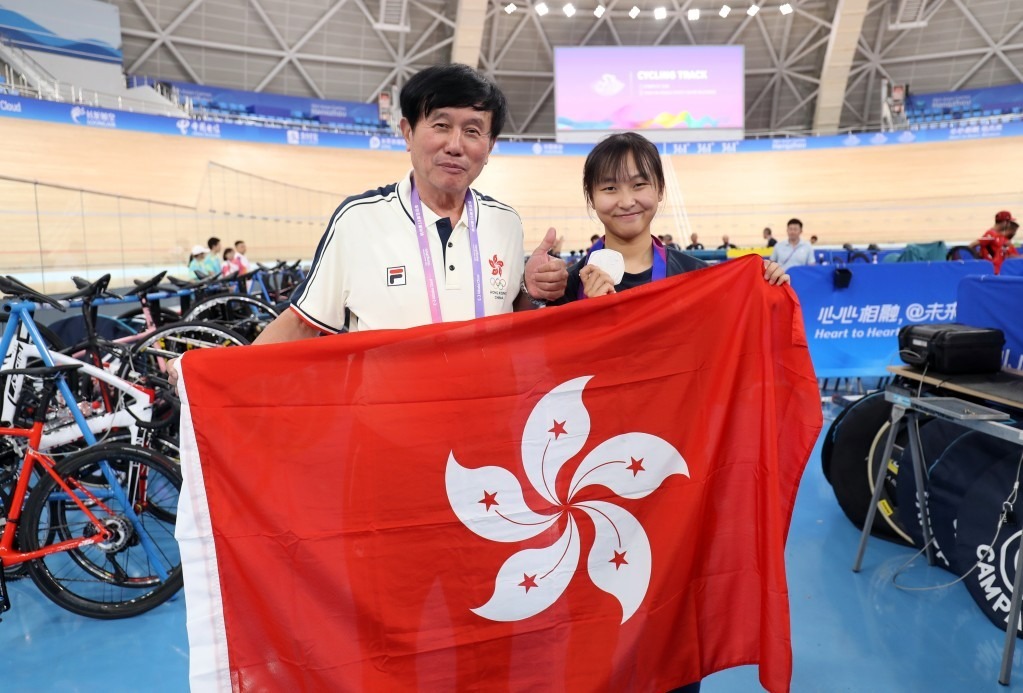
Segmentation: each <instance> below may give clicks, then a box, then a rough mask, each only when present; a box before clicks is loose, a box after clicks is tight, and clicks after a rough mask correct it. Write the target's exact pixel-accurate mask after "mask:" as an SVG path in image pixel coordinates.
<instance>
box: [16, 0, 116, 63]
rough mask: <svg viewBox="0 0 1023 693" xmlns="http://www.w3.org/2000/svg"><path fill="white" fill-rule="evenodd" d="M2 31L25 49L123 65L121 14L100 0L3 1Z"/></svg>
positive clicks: (111, 5) (112, 6)
mask: <svg viewBox="0 0 1023 693" xmlns="http://www.w3.org/2000/svg"><path fill="white" fill-rule="evenodd" d="M0 34H3V35H4V37H5V38H6V39H7V40H8V41H10V42H11V43H12V44H14V45H15V46H18V47H19V48H24V49H25V50H30V51H43V52H44V53H56V54H58V55H66V56H69V57H72V58H85V59H87V60H99V61H102V62H105V63H116V64H118V65H120V64H121V15H120V13H119V12H118V9H117V7H116V6H115V5H113V4H108V3H105V2H98V0H46V2H40V0H0Z"/></svg>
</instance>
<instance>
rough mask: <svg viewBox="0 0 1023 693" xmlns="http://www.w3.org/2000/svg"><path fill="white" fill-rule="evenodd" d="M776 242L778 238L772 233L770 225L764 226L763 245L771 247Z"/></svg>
mask: <svg viewBox="0 0 1023 693" xmlns="http://www.w3.org/2000/svg"><path fill="white" fill-rule="evenodd" d="M777 242H778V239H777V238H775V237H774V236H773V235H772V232H771V227H770V226H767V227H764V245H765V246H767V247H768V248H773V247H774V244H775V243H777Z"/></svg>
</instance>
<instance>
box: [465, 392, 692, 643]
mask: <svg viewBox="0 0 1023 693" xmlns="http://www.w3.org/2000/svg"><path fill="white" fill-rule="evenodd" d="M592 377H593V376H584V377H581V378H575V379H573V380H569V381H568V382H565V383H562V384H561V385H559V386H557V387H555V388H554V389H552V390H551V391H550V392H548V393H547V394H546V395H544V396H543V397H542V398H541V399H540V401H539V402H537V404H536V406H535V407H534V408H533V411H532V412H531V413H530V415H529V418H528V419H527V421H526V427H525V429H524V431H523V435H522V466H523V471H524V472H525V476H526V479H527V480H528V481H529V483H530V484H531V485H532V486H533V488H534V489H536V492H537V493H538V494H539V495H540V496H541V497H542V498H543V499H544V500H545V501H546V502H547V503H549V504H550V505H549V507H547V508H545V509H544V511H541V512H536V511H534V510H533V509H531V508H530V507H529V506H528V505H527V503H526V500H525V497H524V495H523V492H522V487H521V485H520V484H519V481H518V479H517V478H516V476H515V475H514V474H512V473H511V472H510V471H508V470H507V469H504V468H502V467H478V468H475V469H469V468H466V467H463V466H462V465H460V464H459V463H458V461H457V460H456V459H455V455H454V452H451V453H450V454H449V455H448V464H447V470H446V473H445V486H446V488H447V494H448V501H449V502H450V503H451V508H452V509H453V510H454V511H455V514H456V515H457V516H458V519H459V520H461V521H462V523H463V524H464V525H465V526H466V527H468V528H469V529H470V530H472V531H473V532H475V533H476V534H478V535H479V536H481V537H483V538H484V539H488V540H491V541H500V542H519V541H524V540H527V539H531V538H533V537H536V536H538V535H539V534H541V533H543V532H544V531H547V530H549V529H550V528H551V527H553V526H555V525H556V524H557V523H558V520H559V519H560V518H561V517H562V516H566V521H565V522H564V532H563V533H562V534H561V536H560V538H559V539H558V540H557V541H555V542H554V543H553V544H552V545H550V546H548V547H546V548H540V549H533V548H530V549H523V550H521V551H519V552H517V553H514V554H512V556H511V557H510V558H508V560H506V561H505V562H504V565H502V566H501V568H500V570H499V571H498V573H497V578H496V580H495V584H494V594H493V596H492V597H491V598H490V599H489V600H488V601H487V603H486V604H483V605H482V606H480V607H478V608H476V609H473V612H474V613H476V614H477V615H479V616H482V617H484V618H487V619H490V620H492V621H518V620H521V619H525V618H529V617H531V616H535V615H536V614H539V613H540V612H541V611H543V610H544V609H546V608H547V607H549V606H551V605H552V604H554V603H555V602H556V601H557V600H558V598H559V597H561V595H562V594H564V592H565V590H566V589H567V588H568V584H569V582H570V581H571V579H572V576H573V575H574V574H575V572H576V570H577V569H578V566H579V557H580V546H581V542H580V540H579V525H578V524H577V518H579V517H581V516H582V515H585V516H587V517H589V519H590V521H591V522H592V524H593V528H594V540H593V545H592V547H591V548H590V553H589V556H587V557H586V569H587V572H588V574H589V577H590V580H592V581H593V584H594V585H596V586H597V587H598V588H600V589H601V590H603V591H604V592H607V593H608V594H611V595H613V596H614V597H615V598H616V599H617V600H618V602H619V603H620V604H621V607H622V623H625V621H627V620H628V619H629V618H630V617H631V616H632V615H633V614H634V613H636V610H637V609H638V608H639V606H640V604H641V603H642V602H643V598H644V597H645V596H646V592H647V587H648V586H649V584H650V572H651V567H652V564H653V557H652V556H651V551H650V541H649V539H648V538H647V533H646V530H644V529H643V525H642V524H640V522H639V520H637V519H636V517H635V516H634V515H633V514H632V513H630V512H629V511H628V510H626V509H625V508H623V507H622V506H620V505H618V504H615V503H610V502H606V501H594V500H576V499H577V497H578V495H579V492H580V491H581V490H582V489H584V488H586V487H588V486H593V485H601V486H604V487H606V488H607V489H609V490H610V491H612V492H613V493H614V494H616V495H617V496H619V497H621V498H628V499H641V498H645V497H646V496H648V495H650V494H651V493H653V492H654V491H655V490H657V489H658V488H659V487H660V485H661V483H662V482H663V481H664V480H665V479H666V478H667V477H668V476H670V475H672V474H682V475H685V476H689V467H688V466H687V465H686V462H685V460H684V459H682V455H681V454H679V452H678V451H677V450H676V449H675V448H674V447H673V446H672V445H671V444H670V443H668V442H667V441H665V440H663V439H661V438H658V437H657V436H654V435H650V434H648V433H638V432H631V433H622V434H620V435H617V436H614V437H613V438H610V439H609V440H606V441H604V442H603V443H601V444H599V445H598V446H597V447H595V448H594V449H593V450H591V451H590V452H589V454H587V455H586V457H585V458H584V459H583V460H582V462H581V463H580V464H579V467H578V469H576V471H575V473H574V474H573V476H572V481H571V483H570V484H569V487H568V496H567V498H566V499H565V500H564V501H563V500H562V499H561V498H560V497H559V496H558V492H557V490H556V487H555V482H556V480H557V478H558V473H559V472H560V471H561V469H562V467H564V465H565V464H566V463H568V462H569V461H570V460H571V459H572V458H574V457H575V456H576V455H577V454H579V452H580V451H581V450H582V448H583V446H584V445H585V444H586V439H587V438H588V437H589V433H590V415H589V412H588V411H587V410H586V407H585V406H584V405H583V400H582V392H583V388H585V386H586V383H587V382H589V380H590V379H591V378H592Z"/></svg>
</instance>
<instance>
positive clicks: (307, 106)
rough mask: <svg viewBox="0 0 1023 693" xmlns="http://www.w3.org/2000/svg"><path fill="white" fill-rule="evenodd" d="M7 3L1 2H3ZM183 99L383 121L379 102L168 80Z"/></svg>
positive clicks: (260, 112) (259, 112)
mask: <svg viewBox="0 0 1023 693" xmlns="http://www.w3.org/2000/svg"><path fill="white" fill-rule="evenodd" d="M2 1H3V0H0V2H2ZM167 83H168V84H170V85H171V86H173V87H174V88H175V89H176V90H177V92H178V95H179V97H181V98H185V97H188V98H190V99H192V101H193V102H194V103H196V104H197V105H200V104H202V105H211V104H222V105H232V104H233V105H240V106H243V107H244V108H247V109H248V110H249V112H251V113H255V114H257V115H277V116H290V115H291V114H292V112H293V111H298V112H300V113H302V114H303V115H305V116H306V117H314V118H319V119H320V120H322V121H324V122H346V123H355V122H356V121H357V120H359V121H372V122H376V121H378V120H379V118H380V115H379V114H380V109H379V106H378V105H377V103H376V101H374V102H373V103H362V102H360V101H325V100H319V99H309V98H303V97H299V96H285V95H283V94H267V93H264V92H254V91H240V90H235V89H226V88H224V87H214V86H208V85H201V84H191V83H189V82H174V81H168V82H167Z"/></svg>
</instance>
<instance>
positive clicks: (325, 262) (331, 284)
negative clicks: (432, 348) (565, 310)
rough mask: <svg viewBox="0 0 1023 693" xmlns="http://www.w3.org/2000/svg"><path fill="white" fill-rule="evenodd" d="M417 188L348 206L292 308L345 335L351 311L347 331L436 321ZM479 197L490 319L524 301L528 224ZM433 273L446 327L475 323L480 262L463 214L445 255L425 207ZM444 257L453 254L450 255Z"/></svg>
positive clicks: (399, 188)
mask: <svg viewBox="0 0 1023 693" xmlns="http://www.w3.org/2000/svg"><path fill="white" fill-rule="evenodd" d="M411 189H412V186H411V179H410V176H405V178H403V179H402V180H401V182H399V183H396V184H394V185H389V186H387V187H384V188H379V189H377V190H370V191H368V192H365V193H363V194H362V195H356V196H355V197H350V198H348V199H347V200H345V201H344V202H343V203H341V206H340V207H338V209H337V211H335V212H334V215H333V216H332V217H331V219H330V223H329V224H328V225H327V230H326V232H325V233H324V234H323V238H321V239H320V243H319V246H318V247H317V248H316V255H315V256H314V257H313V262H312V267H311V268H310V270H309V274H308V276H307V277H306V280H305V281H304V282H303V283H302V285H301V286H299V287H298V288H297V289H296V290H295V292H294V294H293V295H292V298H291V307H292V309H294V310H295V312H296V313H298V315H299V316H300V317H301V318H302V319H303V320H304V321H305V322H306V323H308V324H309V325H311V326H313V327H315V328H317V329H319V330H322V331H324V332H332V333H334V332H339V331H341V329H342V327H344V326H345V309H347V310H348V311H349V312H350V317H349V319H348V330H349V331H350V332H356V331H359V330H379V329H394V328H405V327H413V326H415V325H425V324H428V323H430V322H431V321H432V317H431V314H430V302H429V298H428V295H427V290H426V278H425V276H426V275H425V274H424V271H423V263H422V257H421V255H420V252H419V241H418V238H417V236H416V227H415V222H413V220H412V205H411V201H410V200H411V196H410V195H411ZM472 195H473V197H474V199H475V200H476V208H477V215H478V221H477V235H478V237H479V244H480V258H481V264H482V267H481V270H482V273H483V305H484V310H485V312H486V314H487V315H500V314H502V313H510V312H511V311H512V306H513V304H514V302H515V297H516V296H517V295H518V292H519V282H520V280H521V278H522V271H523V265H524V262H525V259H524V253H523V249H522V242H523V241H522V236H523V234H522V221H521V220H520V219H519V215H518V214H517V213H516V212H515V210H514V209H512V208H511V207H509V206H508V205H505V204H502V203H500V202H498V201H497V200H494V199H492V198H489V197H487V196H485V195H481V194H480V193H478V192H476V191H475V190H473V191H472ZM423 216H424V221H425V222H426V230H427V235H428V237H429V241H430V254H431V257H432V259H433V271H434V275H435V277H436V280H437V290H438V292H439V294H440V308H441V315H442V317H443V319H444V321H445V322H450V321H453V320H469V319H471V318H474V317H476V308H475V302H474V297H473V276H472V275H473V272H472V256H471V252H470V249H469V227H468V224H467V216H466V213H465V211H464V210H463V212H462V218H461V219H459V221H458V223H457V224H455V226H454V228H453V229H452V232H451V237H450V238H449V239H448V243H447V247H446V248H441V240H440V235H439V234H438V232H437V221H438V220H439V218H440V217H438V216H437V214H435V213H434V212H433V210H431V209H430V208H429V207H427V206H426V205H425V204H424V205H423ZM445 251H446V253H445Z"/></svg>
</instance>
